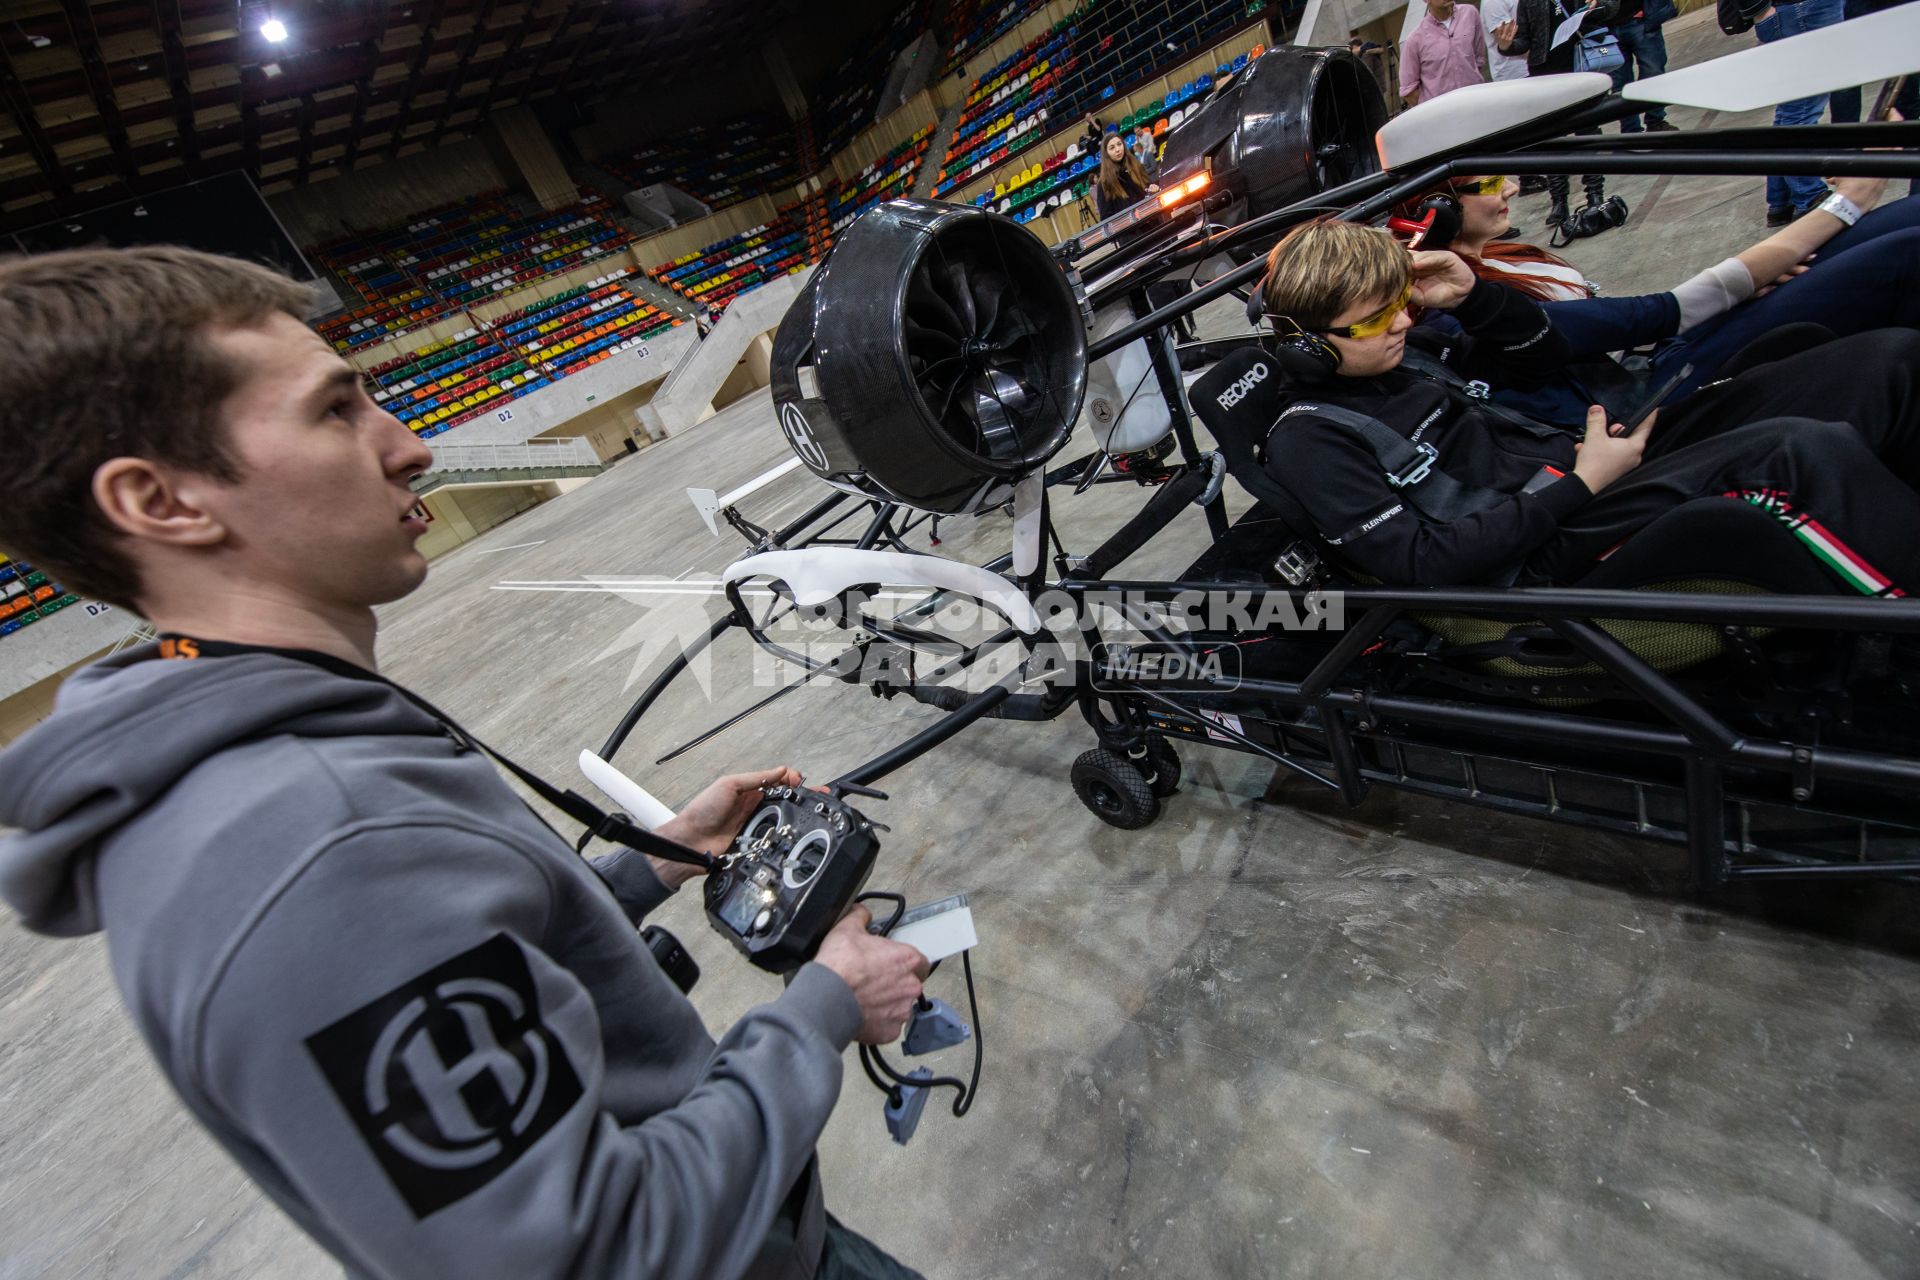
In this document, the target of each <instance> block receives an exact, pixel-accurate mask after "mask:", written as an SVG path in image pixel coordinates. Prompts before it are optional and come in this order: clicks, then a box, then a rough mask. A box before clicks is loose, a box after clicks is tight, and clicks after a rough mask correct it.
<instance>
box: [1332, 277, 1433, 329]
mask: <svg viewBox="0 0 1920 1280" xmlns="http://www.w3.org/2000/svg"><path fill="white" fill-rule="evenodd" d="M1411 301H1413V282H1412V281H1411V280H1409V281H1408V282H1407V285H1406V287H1405V288H1403V289H1402V290H1400V296H1399V297H1397V298H1395V299H1394V300H1393V301H1392V302H1389V303H1388V304H1387V305H1386V306H1384V307H1382V308H1381V309H1380V310H1379V311H1376V312H1375V313H1374V314H1372V315H1370V316H1368V317H1367V318H1366V319H1365V320H1357V321H1355V322H1354V323H1352V324H1343V325H1336V326H1334V327H1333V328H1330V329H1322V330H1321V331H1320V332H1322V333H1326V334H1331V335H1333V336H1334V337H1336V338H1372V337H1376V336H1378V335H1379V334H1383V333H1385V332H1386V331H1387V330H1388V329H1391V328H1392V327H1393V322H1394V319H1395V318H1396V317H1397V316H1398V315H1399V314H1400V313H1401V312H1402V311H1405V310H1406V309H1407V304H1408V303H1409V302H1411Z"/></svg>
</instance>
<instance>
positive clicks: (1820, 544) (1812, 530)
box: [1726, 489, 1906, 596]
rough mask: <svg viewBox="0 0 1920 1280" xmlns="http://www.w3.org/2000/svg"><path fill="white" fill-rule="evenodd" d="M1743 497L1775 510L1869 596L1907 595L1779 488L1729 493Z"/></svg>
mask: <svg viewBox="0 0 1920 1280" xmlns="http://www.w3.org/2000/svg"><path fill="white" fill-rule="evenodd" d="M1726 496H1727V497H1729V498H1743V499H1745V500H1746V501H1748V502H1751V503H1752V504H1753V505H1754V506H1756V507H1759V508H1761V509H1762V510H1765V511H1770V512H1772V513H1773V514H1774V515H1775V516H1777V517H1779V519H1780V522H1781V523H1782V524H1784V525H1786V526H1787V528H1789V529H1791V530H1792V531H1793V535H1794V536H1795V537H1796V538H1799V539H1800V541H1801V542H1803V543H1805V544H1806V545H1807V549H1808V550H1810V551H1812V552H1813V554H1814V555H1815V556H1817V557H1819V559H1820V560H1821V561H1822V562H1824V563H1825V564H1826V566H1827V567H1828V568H1830V569H1832V570H1833V571H1834V572H1835V573H1837V574H1839V575H1840V577H1841V579H1842V580H1843V581H1845V582H1847V583H1848V584H1850V585H1851V586H1852V587H1853V589H1854V590H1855V591H1858V592H1859V593H1860V594H1861V595H1867V596H1905V595H1906V592H1904V591H1902V590H1900V588H1898V587H1896V586H1894V585H1893V580H1892V579H1890V578H1888V577H1887V576H1886V575H1885V574H1883V573H1881V572H1880V571H1879V570H1878V569H1876V568H1874V567H1873V566H1872V565H1871V564H1868V563H1867V561H1866V560H1865V559H1864V558H1862V557H1861V555H1860V554H1859V553H1858V552H1856V551H1855V550H1854V549H1853V548H1852V547H1849V546H1848V545H1847V544H1846V543H1844V542H1842V541H1841V540H1840V539H1839V538H1837V537H1835V536H1834V533H1833V531H1832V530H1830V529H1828V528H1827V527H1826V526H1825V525H1823V524H1821V523H1820V522H1819V521H1818V520H1815V519H1814V518H1813V517H1812V516H1809V515H1806V514H1805V513H1796V512H1795V511H1794V509H1793V504H1792V503H1790V502H1788V501H1787V497H1786V495H1785V494H1784V493H1781V492H1780V491H1779V490H1777V489H1741V490H1737V491H1735V492H1732V493H1729V494H1727V495H1726Z"/></svg>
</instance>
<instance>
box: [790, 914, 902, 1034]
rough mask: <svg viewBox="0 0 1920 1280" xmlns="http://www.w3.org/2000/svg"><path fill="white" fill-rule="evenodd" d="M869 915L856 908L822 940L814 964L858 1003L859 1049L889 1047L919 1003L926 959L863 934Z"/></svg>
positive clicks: (890, 942) (871, 935)
mask: <svg viewBox="0 0 1920 1280" xmlns="http://www.w3.org/2000/svg"><path fill="white" fill-rule="evenodd" d="M872 923H873V913H872V912H870V911H868V910H867V909H866V908H865V907H863V906H861V905H859V904H858V903H855V904H854V905H853V907H852V908H851V909H849V910H848V912H847V914H846V915H844V916H841V917H840V922H839V923H838V924H836V925H834V926H833V928H832V929H831V930H829V931H828V933H827V936H826V937H824V938H822V939H821V940H820V950H819V951H817V952H815V953H814V957H813V958H814V961H815V962H816V963H818V964H821V965H824V966H825V967H826V968H829V969H831V970H833V971H834V972H835V973H837V974H839V975H840V977H841V978H842V979H843V980H844V981H845V982H846V984H847V985H848V986H849V987H851V988H853V998H854V999H855V1000H858V1001H859V1002H860V1030H859V1031H857V1032H855V1033H854V1037H853V1038H854V1039H855V1040H857V1041H859V1042H860V1043H861V1044H891V1043H893V1042H894V1041H895V1040H896V1039H898V1038H899V1036H900V1029H901V1028H902V1027H904V1026H906V1025H907V1019H908V1018H909V1017H911V1016H912V1014H913V1005H914V1002H915V1001H917V1000H918V999H919V998H920V991H921V986H920V984H921V983H922V982H923V981H924V980H925V979H926V976H927V968H928V966H927V958H926V957H925V956H923V955H921V954H920V952H919V950H918V949H916V948H914V947H910V946H908V945H907V944H906V943H904V942H894V941H892V940H890V939H887V938H882V937H880V936H879V935H878V934H872V933H868V932H867V926H868V925H870V924H872Z"/></svg>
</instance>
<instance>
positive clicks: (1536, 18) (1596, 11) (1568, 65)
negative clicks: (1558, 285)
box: [1495, 0, 1620, 227]
mask: <svg viewBox="0 0 1920 1280" xmlns="http://www.w3.org/2000/svg"><path fill="white" fill-rule="evenodd" d="M1619 11H1620V5H1619V2H1618V0H1587V4H1586V10H1585V14H1586V16H1585V17H1584V18H1582V19H1581V22H1580V28H1579V34H1580V35H1586V34H1588V33H1590V32H1593V31H1597V30H1598V29H1600V28H1601V27H1604V26H1606V25H1607V24H1608V23H1609V22H1612V21H1613V19H1614V16H1615V15H1616V14H1617V13H1619ZM1580 12H1581V9H1580V8H1579V6H1578V4H1577V3H1573V2H1571V0H1520V11H1519V14H1518V16H1517V17H1516V18H1515V19H1514V20H1513V21H1512V22H1510V23H1507V24H1506V25H1505V26H1501V27H1497V28H1495V31H1496V32H1497V38H1496V43H1497V44H1498V46H1499V48H1500V52H1502V53H1524V54H1526V55H1527V74H1528V75H1530V76H1556V75H1564V74H1566V73H1567V72H1569V71H1571V70H1573V54H1574V50H1575V49H1577V48H1578V47H1579V44H1580V40H1579V36H1578V35H1569V36H1568V37H1567V38H1566V39H1565V40H1562V41H1561V42H1560V43H1559V44H1555V43H1554V42H1553V33H1554V31H1555V29H1557V28H1558V27H1559V25H1560V23H1561V22H1562V21H1564V20H1565V19H1567V18H1570V17H1572V16H1573V15H1574V14H1576V13H1580ZM1599 132H1600V127H1599V126H1598V125H1593V126H1590V127H1589V128H1585V129H1575V130H1574V133H1575V135H1576V136H1578V135H1583V134H1584V135H1592V134H1597V133H1599ZM1580 185H1581V187H1583V188H1584V189H1585V190H1586V193H1587V204H1588V206H1589V207H1592V206H1596V205H1599V204H1602V203H1604V202H1605V201H1606V198H1607V179H1606V175H1604V174H1599V173H1586V174H1582V175H1580ZM1569 186H1570V184H1569V183H1568V182H1567V175H1566V174H1564V173H1556V174H1553V175H1552V176H1550V177H1549V178H1548V179H1547V190H1548V191H1549V192H1550V193H1551V194H1552V196H1553V204H1552V206H1551V208H1549V209H1548V211H1547V225H1548V226H1550V227H1557V226H1559V225H1560V224H1561V223H1563V222H1565V221H1566V220H1567V190H1568V188H1569Z"/></svg>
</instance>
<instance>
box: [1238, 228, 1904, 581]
mask: <svg viewBox="0 0 1920 1280" xmlns="http://www.w3.org/2000/svg"><path fill="white" fill-rule="evenodd" d="M1260 288H1261V295H1260V298H1259V302H1260V305H1261V306H1262V307H1263V308H1264V311H1265V314H1266V315H1267V316H1268V317H1269V318H1271V319H1272V320H1273V322H1274V325H1275V330H1276V334H1277V337H1278V339H1279V341H1278V348H1279V351H1278V356H1279V360H1280V363H1281V366H1282V368H1283V369H1284V370H1285V371H1286V372H1287V373H1288V374H1289V375H1290V376H1291V377H1292V379H1293V383H1294V385H1293V387H1292V388H1291V393H1292V394H1291V396H1290V398H1291V399H1292V400H1293V403H1291V404H1290V405H1289V407H1288V408H1287V409H1286V410H1285V411H1284V412H1282V413H1281V414H1280V416H1279V419H1278V421H1276V422H1275V423H1274V425H1273V427H1272V428H1271V430H1270V431H1269V432H1268V434H1267V438H1266V440H1265V442H1264V447H1263V448H1262V449H1261V450H1260V451H1259V453H1258V461H1259V464H1260V466H1261V467H1262V468H1263V471H1264V474H1265V477H1266V479H1267V480H1269V481H1270V482H1272V483H1273V484H1274V485H1276V486H1277V487H1278V488H1279V489H1281V490H1284V491H1285V493H1286V495H1287V496H1288V497H1290V498H1291V499H1292V501H1293V502H1294V503H1295V504H1297V506H1298V507H1299V508H1300V509H1301V510H1302V511H1303V512H1304V513H1305V515H1306V516H1307V518H1308V519H1310V520H1311V522H1312V524H1313V525H1314V529H1315V531H1317V533H1318V534H1319V536H1320V537H1321V539H1322V540H1323V541H1324V542H1325V543H1326V544H1328V545H1329V546H1330V547H1331V548H1332V549H1333V552H1334V555H1335V558H1336V559H1339V560H1340V561H1342V562H1344V563H1345V564H1347V565H1349V566H1350V567H1351V568H1353V569H1355V570H1357V571H1359V572H1361V573H1364V574H1366V575H1368V576H1371V577H1373V578H1376V579H1379V580H1381V581H1385V582H1388V583H1394V584H1418V585H1425V586H1445V585H1462V584H1474V583H1481V584H1506V583H1516V584H1520V585H1569V584H1573V583H1577V582H1579V581H1580V580H1581V578H1583V577H1584V576H1585V575H1586V574H1588V573H1589V572H1591V571H1592V570H1593V569H1594V567H1595V565H1596V563H1597V562H1598V561H1600V560H1601V559H1603V558H1605V557H1606V556H1607V555H1609V554H1610V553H1611V552H1613V551H1614V550H1616V549H1617V548H1619V547H1620V546H1621V545H1622V544H1623V543H1624V542H1625V541H1626V540H1627V539H1629V538H1631V537H1633V536H1634V534H1635V533H1637V532H1638V531H1639V530H1641V529H1642V528H1644V527H1645V526H1647V525H1648V524H1649V523H1651V522H1652V521H1653V520H1654V519H1655V518H1657V517H1658V516H1660V515H1661V514H1663V513H1665V512H1667V511H1669V510H1671V509H1673V508H1674V507H1676V506H1678V505H1679V504H1681V503H1683V502H1686V501H1688V500H1690V499H1693V498H1699V497H1710V496H1732V497H1741V498H1745V499H1746V500H1748V501H1750V502H1752V503H1754V504H1755V505H1758V506H1760V507H1762V508H1763V509H1765V510H1767V511H1770V512H1771V513H1773V514H1774V515H1775V516H1777V517H1778V518H1779V519H1780V520H1781V521H1782V523H1783V524H1785V525H1787V526H1788V527H1789V528H1790V529H1792V530H1793V532H1794V533H1795V534H1796V536H1797V537H1798V538H1799V539H1800V540H1801V542H1802V543H1803V544H1804V545H1805V546H1806V547H1807V548H1808V549H1809V550H1810V551H1811V552H1812V553H1813V554H1815V555H1816V556H1817V557H1819V558H1820V560H1821V562H1822V563H1823V564H1824V565H1825V566H1826V567H1827V568H1828V569H1829V570H1830V571H1831V572H1832V574H1833V576H1834V577H1835V580H1836V589H1843V588H1850V589H1852V590H1856V591H1859V592H1861V593H1863V594H1869V595H1904V594H1908V593H1910V592H1914V591H1916V590H1920V494H1916V492H1915V490H1914V489H1913V488H1912V487H1911V482H1912V481H1913V480H1914V479H1915V478H1916V477H1920V389H1917V388H1916V384H1915V375H1914V373H1913V372H1912V368H1911V367H1912V366H1914V365H1920V334H1915V333H1912V332H1908V331H1904V330H1884V331H1881V332H1878V333H1872V334H1863V335H1860V336H1857V337H1853V338H1846V339H1841V340H1840V341H1838V342H1836V343H1832V344H1829V345H1828V346H1826V347H1823V348H1819V349H1817V350H1814V351H1810V352H1806V353H1804V354H1802V355H1799V356H1795V357H1792V358H1790V359H1787V360H1782V361H1779V362H1777V363H1775V364H1772V365H1769V366H1767V367H1765V368H1762V369H1758V370H1755V371H1753V372H1751V373H1747V374H1743V375H1741V376H1740V377H1737V378H1734V379H1731V380H1729V381H1726V382H1723V383H1721V384H1719V385H1717V386H1714V387H1711V388H1708V389H1706V390H1704V391H1701V392H1698V393H1696V394H1695V395H1692V396H1689V397H1687V398H1686V399H1685V400H1684V401H1683V402H1681V403H1679V404H1676V405H1673V406H1671V407H1669V408H1667V409H1665V410H1662V411H1661V412H1660V413H1659V414H1657V415H1655V420H1654V421H1652V422H1649V423H1647V424H1645V425H1643V426H1642V427H1641V429H1639V430H1637V431H1634V432H1631V433H1628V432H1627V431H1626V430H1625V428H1624V427H1623V426H1622V425H1620V424H1619V423H1617V422H1615V423H1609V421H1608V418H1607V416H1606V414H1605V413H1604V411H1603V410H1601V409H1600V408H1599V407H1597V406H1596V407H1594V408H1593V409H1592V410H1591V412H1590V413H1589V414H1588V416H1587V419H1586V423H1585V426H1584V431H1583V433H1582V434H1581V435H1576V434H1575V433H1573V432H1571V431H1568V430H1565V429H1562V428H1560V427H1556V426H1552V425H1548V424H1545V423H1541V422H1538V421H1535V420H1532V419H1529V418H1526V417H1524V416H1522V415H1520V414H1518V413H1514V412H1512V411H1510V410H1507V409H1504V408H1502V407H1500V406H1498V405H1495V404H1491V403H1489V402H1488V401H1487V400H1486V399H1485V398H1483V397H1484V396H1485V394H1486V391H1487V389H1488V387H1489V386H1492V387H1500V386H1508V385H1519V386H1525V385H1529V384H1537V383H1538V382H1540V381H1541V380H1542V379H1544V378H1547V377H1551V376H1552V375H1553V374H1554V372H1555V371H1556V369H1557V368H1558V366H1559V365H1560V364H1561V363H1562V362H1563V361H1564V360H1565V358H1566V347H1565V344H1564V342H1563V341H1562V340H1561V339H1560V337H1559V336H1558V335H1557V334H1556V333H1555V332H1554V330H1553V327H1552V326H1551V325H1550V324H1549V323H1548V320H1547V315H1546V312H1545V310H1544V309H1543V308H1542V307H1541V305H1540V304H1539V303H1537V302H1535V301H1534V300H1533V299H1531V298H1529V297H1527V296H1526V295H1524V294H1522V293H1519V292H1517V291H1515V290H1513V289H1509V288H1505V287H1503V286H1501V285H1497V284H1493V283H1491V282H1489V281H1486V280H1480V279H1477V278H1476V277H1475V276H1474V274H1473V272H1472V271H1471V270H1470V269H1469V268H1468V266H1467V264H1466V263H1465V262H1464V261H1463V260H1461V259H1460V258H1459V257H1457V256H1456V255H1454V254H1452V253H1446V252H1419V253H1414V254H1412V255H1409V254H1408V252H1407V250H1406V249H1405V248H1403V247H1402V246H1401V245H1400V244H1399V243H1398V242H1397V241H1395V240H1394V239H1393V238H1392V237H1391V236H1390V235H1389V234H1388V233H1386V232H1385V231H1381V230H1375V229H1372V228H1368V227H1363V226H1357V225H1354V224H1350V223H1341V222H1313V223H1308V224H1307V225H1305V226H1302V227H1299V228H1296V229H1295V230H1294V231H1293V232H1292V233H1290V234H1289V235H1288V236H1287V237H1286V239H1284V240H1282V241H1281V242H1280V243H1279V244H1278V245H1276V246H1275V247H1274V250H1273V252H1272V254H1271V255H1269V258H1268V270H1267V276H1266V278H1265V280H1264V281H1263V282H1262V284H1261V286H1260ZM1409 304H1412V305H1414V306H1417V307H1420V308H1424V309H1426V310H1428V311H1430V312H1439V313H1442V319H1443V321H1444V324H1421V325H1419V326H1418V327H1416V326H1415V324H1414V320H1413V317H1412V316H1411V315H1410V314H1409V312H1408V308H1409ZM1409 358H1411V362H1412V363H1413V364H1414V365H1416V366H1417V367H1418V371H1416V369H1414V368H1406V367H1402V366H1403V359H1409ZM1465 378H1473V379H1476V383H1474V384H1468V383H1465V382H1464V379H1465ZM1408 446H1412V448H1409V447H1408ZM1416 450H1417V454H1416V452H1415V451H1416ZM1418 455H1425V458H1424V461H1425V462H1426V463H1430V468H1429V467H1425V466H1423V465H1422V463H1423V460H1422V458H1421V457H1420V456H1418ZM1882 459H1884V461H1883V460H1882ZM1303 532H1305V531H1303ZM1741 554H1742V548H1740V547H1737V546H1736V547H1729V548H1727V563H1728V567H1729V573H1730V576H1739V575H1738V568H1739V560H1740V556H1741Z"/></svg>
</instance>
